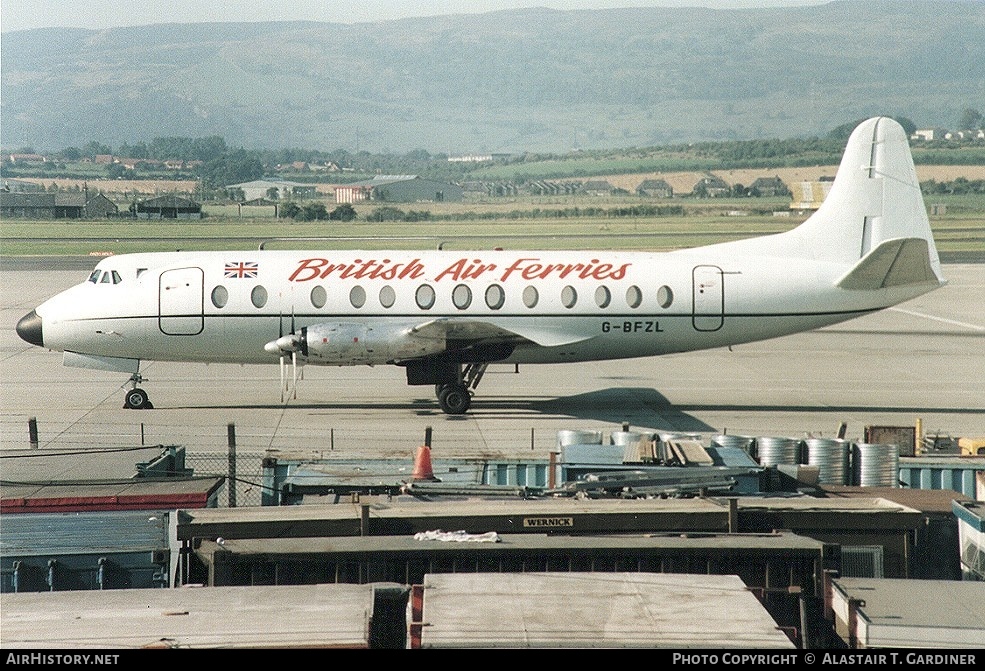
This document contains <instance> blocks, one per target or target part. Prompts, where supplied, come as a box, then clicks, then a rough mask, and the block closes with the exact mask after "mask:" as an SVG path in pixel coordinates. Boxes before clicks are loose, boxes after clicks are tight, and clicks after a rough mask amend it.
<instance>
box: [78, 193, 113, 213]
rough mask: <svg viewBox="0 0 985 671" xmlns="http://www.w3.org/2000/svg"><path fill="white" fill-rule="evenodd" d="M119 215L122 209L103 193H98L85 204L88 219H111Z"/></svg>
mask: <svg viewBox="0 0 985 671" xmlns="http://www.w3.org/2000/svg"><path fill="white" fill-rule="evenodd" d="M119 213H120V208H119V207H118V206H117V204H116V203H114V202H113V201H112V200H110V199H109V198H107V197H106V196H104V195H103V194H101V193H97V194H96V195H95V196H93V197H92V198H90V199H89V200H87V201H86V204H85V216H86V219H109V218H110V217H116V216H117V215H119Z"/></svg>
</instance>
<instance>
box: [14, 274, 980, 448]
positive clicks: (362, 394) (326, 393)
mask: <svg viewBox="0 0 985 671" xmlns="http://www.w3.org/2000/svg"><path fill="white" fill-rule="evenodd" d="M97 261H98V259H82V260H77V259H76V260H70V259H50V258H45V259H4V262H3V264H2V267H0V291H2V320H0V327H2V333H0V346H2V361H0V412H2V414H0V449H3V450H15V449H25V448H27V447H28V435H29V434H28V423H29V420H30V419H31V418H36V420H37V426H38V444H39V447H40V448H41V449H45V450H65V451H77V450H84V449H87V448H92V447H105V446H132V445H140V444H147V445H151V444H164V445H184V446H185V447H186V448H187V450H188V452H189V454H193V453H195V452H201V453H221V452H223V451H225V450H226V449H227V445H228V442H229V435H230V430H229V427H230V425H232V427H233V432H234V433H235V436H236V444H237V449H238V450H239V451H240V452H241V453H245V454H254V455H262V454H263V453H264V452H266V451H267V450H306V451H307V450H310V451H315V452H319V453H321V454H323V455H327V454H333V455H338V456H359V457H374V456H379V457H394V456H401V455H403V456H407V457H408V459H410V458H411V455H412V454H413V452H414V450H415V448H416V447H417V446H418V445H420V444H421V443H422V441H423V439H424V436H425V431H426V428H427V427H431V428H432V430H433V434H432V452H433V453H434V454H435V455H436V456H440V457H491V458H508V459H514V458H516V459H523V458H546V456H547V454H548V453H549V452H550V451H552V450H554V449H556V444H557V432H558V431H559V430H562V429H591V430H595V431H603V432H604V433H608V432H611V431H618V430H621V429H622V427H623V425H624V424H626V425H629V427H630V428H631V430H634V431H635V430H640V431H652V432H665V431H666V432H688V433H692V432H693V433H700V434H702V435H703V436H706V437H710V435H712V434H716V433H722V432H727V433H732V434H740V435H746V436H777V437H779V436H783V437H801V438H802V437H805V436H808V435H810V436H816V437H830V436H833V435H835V433H836V432H837V429H838V426H839V424H840V423H842V422H845V423H847V426H848V432H847V437H848V438H849V439H852V440H856V441H861V440H862V437H863V432H864V429H865V427H866V426H868V425H874V426H913V425H914V423H915V422H916V421H917V420H921V421H922V423H923V428H924V430H925V432H927V433H936V432H940V433H942V434H946V435H951V436H954V437H960V436H983V435H985V264H947V265H945V266H944V273H945V277H946V278H947V279H948V281H949V284H948V285H947V286H945V287H943V288H941V289H939V290H937V291H934V292H931V293H930V294H927V295H925V296H922V297H920V298H918V299H915V300H913V301H910V302H909V303H906V304H903V305H901V306H899V307H897V308H894V309H891V310H888V311H884V312H882V313H879V314H874V315H870V316H866V317H863V318H860V319H857V320H855V321H851V322H847V323H844V324H840V325H837V326H833V327H828V328H825V329H821V330H819V331H815V332H812V333H806V334H800V335H795V336H788V337H784V338H779V339H775V340H771V341H766V342H761V343H753V344H747V345H741V346H736V347H734V348H732V350H728V349H717V350H710V351H705V352H693V353H687V354H678V355H670V356H664V357H657V358H650V359H633V360H623V361H607V362H595V363H588V364H577V365H554V366H521V367H520V369H519V372H518V373H517V372H515V371H514V368H513V367H512V366H498V367H497V366H490V368H489V371H488V372H487V373H486V375H485V377H484V378H483V381H482V384H481V386H480V387H479V390H478V393H477V395H476V397H475V399H474V401H473V405H472V409H471V410H470V411H469V413H468V414H467V415H465V416H449V415H445V414H444V413H442V412H441V411H440V410H439V408H438V406H437V402H436V401H435V399H434V396H433V388H432V387H430V386H424V387H409V386H407V385H406V384H405V379H404V372H403V370H402V369H400V368H396V367H376V368H369V367H358V368H318V367H314V366H309V367H306V368H305V369H304V377H303V379H302V380H301V381H300V383H299V386H298V392H297V398H296V399H294V398H288V399H287V400H285V401H284V402H281V391H280V383H279V370H278V367H277V366H275V365H271V366H238V365H227V364H213V365H203V364H171V363H150V364H146V365H145V366H146V367H145V366H144V365H142V368H141V370H142V373H143V374H144V375H145V377H146V378H148V381H147V382H146V383H144V384H143V385H142V387H143V388H145V389H146V390H147V391H148V392H149V394H150V397H151V400H152V402H153V404H154V406H155V407H154V409H151V410H124V409H123V385H124V383H125V382H126V377H127V376H126V375H123V374H116V373H108V372H103V371H92V370H82V369H76V368H67V367H64V366H62V357H61V354H60V353H55V352H49V351H46V350H42V349H39V348H36V347H31V346H30V345H28V344H27V343H25V342H23V341H21V340H20V339H19V338H18V337H17V335H16V333H15V332H14V325H15V324H16V322H17V320H18V319H19V318H20V317H22V316H23V315H24V314H25V313H27V312H28V311H30V310H31V309H33V308H34V307H35V306H37V305H38V304H39V303H41V302H42V301H43V300H44V299H46V298H47V297H49V296H51V295H52V294H54V293H56V292H58V291H60V290H62V289H64V288H66V287H68V286H70V285H71V284H74V283H76V282H80V281H82V280H84V279H85V278H86V277H87V276H88V273H89V269H90V268H91V267H92V266H94V265H95V263H96V262H97Z"/></svg>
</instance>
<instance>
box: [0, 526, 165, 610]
mask: <svg viewBox="0 0 985 671" xmlns="http://www.w3.org/2000/svg"><path fill="white" fill-rule="evenodd" d="M167 547H168V513H167V512H166V511H163V510H140V511H122V512H121V511H103V512H85V513H51V514H49V513H37V514H33V515H4V516H3V525H2V528H0V555H3V557H4V560H5V561H6V560H7V559H8V558H10V557H23V556H40V555H62V554H66V555H76V554H95V553H102V552H138V551H141V550H159V549H163V548H167ZM5 598H6V597H5Z"/></svg>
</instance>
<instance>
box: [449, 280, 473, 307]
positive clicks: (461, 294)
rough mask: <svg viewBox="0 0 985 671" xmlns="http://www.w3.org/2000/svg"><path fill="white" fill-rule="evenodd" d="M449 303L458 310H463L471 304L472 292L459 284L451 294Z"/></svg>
mask: <svg viewBox="0 0 985 671" xmlns="http://www.w3.org/2000/svg"><path fill="white" fill-rule="evenodd" d="M451 302H452V303H454V304H455V307H456V308H458V309H459V310H464V309H465V308H467V307H468V306H470V305H471V304H472V290H471V289H469V288H468V286H466V285H464V284H459V285H458V286H457V287H455V288H454V289H453V290H452V292H451Z"/></svg>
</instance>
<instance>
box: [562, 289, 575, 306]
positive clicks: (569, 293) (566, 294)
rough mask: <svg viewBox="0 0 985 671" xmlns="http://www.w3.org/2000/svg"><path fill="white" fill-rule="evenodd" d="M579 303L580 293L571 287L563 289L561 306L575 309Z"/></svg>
mask: <svg viewBox="0 0 985 671" xmlns="http://www.w3.org/2000/svg"><path fill="white" fill-rule="evenodd" d="M577 302H578V292H577V291H575V288H574V287H573V286H571V285H568V286H566V287H565V288H563V289H561V305H563V306H564V307H566V308H573V307H574V306H575V303H577Z"/></svg>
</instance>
